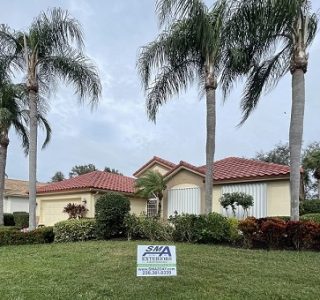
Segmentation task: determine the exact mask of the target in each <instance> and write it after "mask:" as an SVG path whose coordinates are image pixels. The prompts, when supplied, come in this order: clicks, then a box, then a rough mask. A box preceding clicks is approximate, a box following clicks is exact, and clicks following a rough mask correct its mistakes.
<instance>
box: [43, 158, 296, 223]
mask: <svg viewBox="0 0 320 300" xmlns="http://www.w3.org/2000/svg"><path fill="white" fill-rule="evenodd" d="M147 170H156V171H158V172H160V173H161V174H162V175H163V176H165V177H166V178H167V179H168V182H167V188H166V190H165V191H164V198H163V205H162V209H163V211H162V215H163V217H164V218H167V217H168V216H170V215H173V214H174V213H175V212H178V213H194V214H201V213H204V202H205V197H204V195H205V187H204V181H205V171H206V167H205V166H200V167H197V166H194V165H191V164H189V163H187V162H184V161H181V162H180V163H179V164H174V163H172V162H169V161H167V160H164V159H162V158H159V157H153V158H152V159H151V160H150V161H148V162H147V163H146V164H144V165H143V166H142V167H141V168H139V170H137V171H136V172H135V173H134V174H133V175H134V176H135V177H140V176H143V174H145V172H146V171H147ZM289 177H290V169H289V167H287V166H283V165H277V164H272V163H265V162H260V161H255V160H249V159H243V158H237V157H229V158H225V159H222V160H219V161H217V162H215V163H214V186H213V199H212V201H213V211H215V212H218V213H223V214H226V212H225V211H224V210H223V209H222V207H221V205H220V202H219V199H220V197H221V196H222V195H223V194H224V193H230V192H245V193H247V194H250V195H252V196H253V198H254V206H253V208H251V209H250V211H249V214H250V215H253V216H255V217H265V216H289V215H290V182H289ZM134 182H135V178H131V177H126V176H120V175H117V174H112V173H106V172H102V171H95V172H91V173H88V174H85V175H81V176H78V177H75V178H71V179H67V180H64V181H61V182H56V183H52V184H49V185H46V186H42V187H40V188H38V189H37V203H38V206H37V216H38V217H39V224H44V225H53V224H54V223H56V222H58V221H60V220H65V219H67V218H68V215H67V214H65V213H63V212H62V211H63V208H64V207H65V206H66V205H67V204H68V203H79V204H80V203H82V204H85V205H86V206H87V208H88V209H89V211H88V217H93V216H94V206H95V201H96V199H97V197H99V196H100V195H101V194H103V193H105V192H108V191H115V192H120V193H122V194H124V195H126V196H128V198H129V199H130V202H131V212H133V213H135V214H140V213H141V212H146V213H148V214H155V213H156V208H157V205H156V204H155V200H154V199H150V201H147V200H145V199H140V198H137V197H136V196H135V189H134ZM239 214H240V215H241V212H239Z"/></svg>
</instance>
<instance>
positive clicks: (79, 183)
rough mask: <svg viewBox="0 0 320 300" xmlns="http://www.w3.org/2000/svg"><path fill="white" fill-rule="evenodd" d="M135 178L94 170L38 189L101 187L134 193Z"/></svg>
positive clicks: (46, 190) (59, 189)
mask: <svg viewBox="0 0 320 300" xmlns="http://www.w3.org/2000/svg"><path fill="white" fill-rule="evenodd" d="M134 182H135V179H134V178H131V177H127V176H122V175H118V174H114V173H109V172H103V171H94V172H90V173H87V174H84V175H80V176H77V177H74V178H70V179H66V180H63V181H60V182H54V183H50V184H48V185H45V186H41V187H39V188H38V189H37V193H48V192H59V191H67V190H77V189H101V190H109V191H116V192H123V193H134V191H135V189H134Z"/></svg>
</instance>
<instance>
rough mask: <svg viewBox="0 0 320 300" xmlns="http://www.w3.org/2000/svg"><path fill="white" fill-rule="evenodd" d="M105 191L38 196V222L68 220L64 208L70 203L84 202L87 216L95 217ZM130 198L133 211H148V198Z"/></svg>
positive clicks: (44, 223) (52, 222)
mask: <svg viewBox="0 0 320 300" xmlns="http://www.w3.org/2000/svg"><path fill="white" fill-rule="evenodd" d="M102 194H103V193H100V192H99V193H97V192H94V193H88V192H83V193H65V194H55V195H53V194H51V195H50V194H47V195H41V196H37V219H38V224H43V225H46V226H52V225H54V224H55V223H57V222H59V221H62V220H67V219H68V214H66V213H63V208H64V207H65V206H66V205H67V204H68V203H77V204H84V201H86V204H85V205H86V207H87V208H88V212H87V215H86V216H87V217H88V218H93V217H94V213H95V203H96V200H97V199H98V198H99V197H100V196H101V195H102ZM127 197H128V199H129V200H130V207H131V212H132V213H135V214H137V215H140V214H141V213H142V212H146V200H145V199H141V198H133V197H130V196H127Z"/></svg>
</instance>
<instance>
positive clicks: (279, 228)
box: [239, 217, 320, 250]
mask: <svg viewBox="0 0 320 300" xmlns="http://www.w3.org/2000/svg"><path fill="white" fill-rule="evenodd" d="M239 229H240V230H241V231H242V233H243V235H244V240H245V245H246V246H247V247H249V248H265V249H295V250H301V249H313V250H320V224H317V223H315V222H310V221H288V222H286V221H284V220H281V219H279V218H261V219H256V218H253V217H250V218H247V219H246V220H244V221H241V222H240V223H239Z"/></svg>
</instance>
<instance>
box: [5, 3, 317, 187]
mask: <svg viewBox="0 0 320 300" xmlns="http://www.w3.org/2000/svg"><path fill="white" fill-rule="evenodd" d="M206 2H207V3H208V4H210V1H208V0H207V1H206ZM312 2H313V9H314V10H315V11H317V10H319V9H320V2H319V1H317V0H313V1H312ZM0 4H1V11H0V23H5V24H8V25H9V26H10V27H12V28H15V29H17V30H18V29H19V30H25V29H26V28H27V27H28V25H29V24H30V23H31V22H32V20H33V19H34V18H35V17H36V16H37V15H38V14H39V12H41V11H45V10H47V9H48V8H52V7H62V8H64V9H67V10H68V11H69V12H70V14H71V15H72V16H74V17H76V18H77V19H78V20H79V21H80V23H81V24H82V26H83V30H84V34H85V45H86V54H87V55H88V56H89V57H90V58H91V59H92V60H93V61H94V62H95V64H96V65H97V67H98V69H99V74H100V77H101V81H102V85H103V93H102V97H101V100H100V103H99V105H98V106H97V107H96V108H95V109H94V110H91V109H90V106H89V105H86V104H84V105H80V104H79V102H78V97H77V95H75V94H74V91H73V89H72V87H71V86H66V85H65V84H64V83H63V82H59V83H58V85H57V90H56V91H55V92H54V93H53V95H51V97H50V99H49V100H48V102H49V104H50V110H49V112H48V115H47V118H48V120H49V122H50V124H51V127H52V140H51V142H50V144H49V145H48V146H47V148H46V149H44V150H41V149H40V146H41V142H42V141H43V133H41V132H40V134H39V152H38V181H42V182H48V181H50V179H51V177H52V176H53V175H54V173H55V172H56V171H62V172H63V173H64V174H65V175H66V176H67V175H68V173H69V171H70V170H71V168H72V167H73V166H74V165H79V164H89V163H93V164H95V165H96V167H97V168H99V169H103V168H104V167H105V166H108V167H111V168H115V169H118V170H119V171H120V172H122V173H123V174H125V175H128V176H131V175H132V174H133V173H134V171H135V170H137V169H138V168H139V167H140V166H141V165H142V164H144V163H145V162H146V161H148V160H149V159H151V158H152V157H153V156H155V155H156V156H160V157H162V158H164V159H167V160H170V161H172V162H179V161H180V160H184V161H187V162H189V163H192V164H194V165H203V164H205V142H206V141H205V139H206V129H205V116H206V113H205V100H204V99H200V98H199V94H198V91H197V89H196V88H195V87H194V88H191V89H188V90H187V92H186V93H182V94H180V95H179V96H178V97H173V98H172V99H171V100H170V101H168V103H167V104H166V105H164V106H163V107H161V108H160V111H159V114H158V116H157V122H156V124H154V123H152V122H150V121H149V120H148V118H147V114H146V109H145V96H144V92H143V90H142V87H141V83H140V80H139V77H138V73H137V69H136V60H137V56H138V53H139V48H140V47H141V46H143V45H145V44H147V43H149V42H151V41H153V40H154V39H155V38H156V36H157V34H158V33H159V27H158V23H157V18H156V15H155V2H154V1H153V0H117V1H114V0H105V1H102V0H90V1H89V0H87V1H86V0H41V1H39V0H28V1H21V0H10V1H5V0H0ZM319 50H320V35H318V37H317V38H316V40H315V42H314V43H313V45H312V47H311V48H310V52H309V54H310V56H309V68H308V72H307V74H306V110H305V122H304V144H305V145H306V144H308V143H310V142H313V141H320V127H319V114H320V95H319V94H320V93H319V84H320V81H319V80H320V68H319V66H320V51H319ZM241 94H242V85H241V83H240V84H239V85H237V86H236V87H235V88H234V90H233V91H232V93H231V95H230V96H229V97H228V99H227V101H226V103H223V102H222V100H221V93H220V92H218V95H217V133H216V153H215V159H222V158H225V157H228V156H239V157H254V156H255V154H256V152H258V151H268V150H270V149H272V148H273V146H274V145H275V144H277V143H279V142H288V132H289V122H290V107H291V105H290V103H291V76H290V74H287V75H286V76H285V77H284V78H283V79H282V80H281V82H280V83H279V84H278V85H277V86H276V88H275V89H273V90H272V91H271V92H269V93H268V94H266V95H264V96H263V97H262V98H261V100H260V103H259V105H258V108H257V109H256V110H255V111H254V113H253V114H252V116H251V117H250V118H249V119H248V121H247V122H246V123H245V124H244V125H243V126H242V127H240V128H238V127H237V124H238V123H239V121H240V119H241V111H240V107H239V105H240V99H241ZM6 173H7V175H8V176H9V177H10V178H15V179H27V178H28V159H27V157H25V155H24V153H23V151H22V149H21V144H20V141H19V139H18V137H17V136H16V135H15V133H14V132H13V131H11V132H10V145H9V152H8V161H7V171H6Z"/></svg>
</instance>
